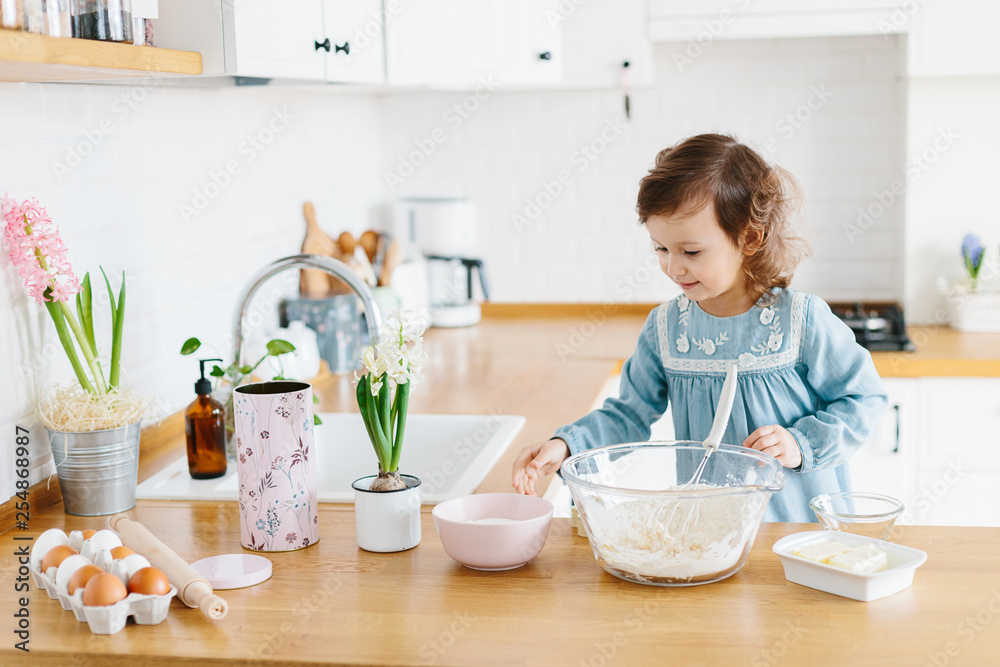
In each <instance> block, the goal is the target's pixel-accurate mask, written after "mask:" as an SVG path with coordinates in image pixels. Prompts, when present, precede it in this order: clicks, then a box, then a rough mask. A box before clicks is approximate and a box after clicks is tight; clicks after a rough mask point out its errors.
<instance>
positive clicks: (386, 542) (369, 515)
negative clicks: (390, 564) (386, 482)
mask: <svg viewBox="0 0 1000 667" xmlns="http://www.w3.org/2000/svg"><path fill="white" fill-rule="evenodd" d="M375 477H376V475H370V476H368V477H362V478H361V479H359V480H356V481H355V482H354V484H352V485H351V486H352V487H353V488H354V521H355V525H356V530H357V538H358V546H359V547H361V548H362V549H364V550H365V551H376V552H380V553H389V552H393V551H406V550H407V549H412V548H413V547H415V546H417V545H418V544H420V479H419V478H418V477H414V476H412V475H400V477H402V478H403V482H405V483H406V488H405V489H398V490H396V491H372V490H371V489H370V488H369V487H370V486H371V484H372V480H374V479H375Z"/></svg>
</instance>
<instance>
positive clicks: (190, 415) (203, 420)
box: [184, 359, 226, 479]
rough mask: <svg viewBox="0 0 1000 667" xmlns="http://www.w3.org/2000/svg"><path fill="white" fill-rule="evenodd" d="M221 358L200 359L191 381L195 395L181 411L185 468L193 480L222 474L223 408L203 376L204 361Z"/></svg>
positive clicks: (223, 468)
mask: <svg viewBox="0 0 1000 667" xmlns="http://www.w3.org/2000/svg"><path fill="white" fill-rule="evenodd" d="M209 361H222V359H202V360H201V361H200V362H199V364H200V366H201V379H200V380H198V381H197V382H195V383H194V391H195V393H196V394H198V398H196V399H195V400H194V402H193V403H191V405H189V406H187V409H186V410H185V411H184V434H185V436H186V437H187V456H188V471H189V472H190V473H191V477H193V478H194V479H212V478H213V477H222V476H223V475H225V474H226V409H225V408H224V407H223V406H222V404H221V403H219V402H218V401H216V400H215V399H213V398H212V397H211V396H210V394H211V393H212V382H211V381H210V380H208V379H206V378H205V364H206V363H208V362H209Z"/></svg>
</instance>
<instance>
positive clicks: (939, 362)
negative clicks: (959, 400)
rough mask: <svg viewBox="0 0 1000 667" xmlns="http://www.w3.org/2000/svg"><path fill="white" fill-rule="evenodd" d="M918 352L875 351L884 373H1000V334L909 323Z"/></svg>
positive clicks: (975, 375)
mask: <svg viewBox="0 0 1000 667" xmlns="http://www.w3.org/2000/svg"><path fill="white" fill-rule="evenodd" d="M906 332H907V334H908V335H909V336H910V340H911V341H913V344H914V345H916V346H917V350H916V352H875V353H873V354H872V360H873V361H874V362H875V368H876V369H878V372H879V375H881V376H882V377H885V378H888V377H908V378H915V377H1000V334H995V333H962V332H960V331H955V330H953V329H949V328H948V327H907V330H906Z"/></svg>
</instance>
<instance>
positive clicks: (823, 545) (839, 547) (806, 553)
mask: <svg viewBox="0 0 1000 667" xmlns="http://www.w3.org/2000/svg"><path fill="white" fill-rule="evenodd" d="M850 550H851V547H849V546H847V545H846V544H841V543H840V542H816V543H814V544H807V545H805V546H803V547H799V549H797V550H796V551H795V555H796V556H799V557H801V558H807V559H809V560H813V561H816V562H817V563H829V562H830V559H831V558H833V557H834V556H836V555H837V554H842V553H846V552H848V551H850Z"/></svg>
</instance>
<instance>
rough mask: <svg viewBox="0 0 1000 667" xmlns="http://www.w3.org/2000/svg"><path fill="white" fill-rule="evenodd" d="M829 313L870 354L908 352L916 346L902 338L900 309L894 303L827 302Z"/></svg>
mask: <svg viewBox="0 0 1000 667" xmlns="http://www.w3.org/2000/svg"><path fill="white" fill-rule="evenodd" d="M830 309H831V310H832V311H833V314H834V315H836V316H837V317H839V318H840V319H841V320H843V321H844V324H846V325H847V326H849V327H850V328H851V331H853V332H854V338H855V339H856V340H857V341H858V344H859V345H861V346H862V347H865V348H867V349H868V350H870V351H873V352H874V351H900V350H904V351H907V352H912V351H914V350H916V349H917V348H916V346H914V345H913V343H912V342H910V339H909V337H907V335H906V322H905V321H904V320H903V310H902V309H901V308H900V307H899V304H896V303H886V302H864V301H855V302H853V303H831V304H830Z"/></svg>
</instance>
